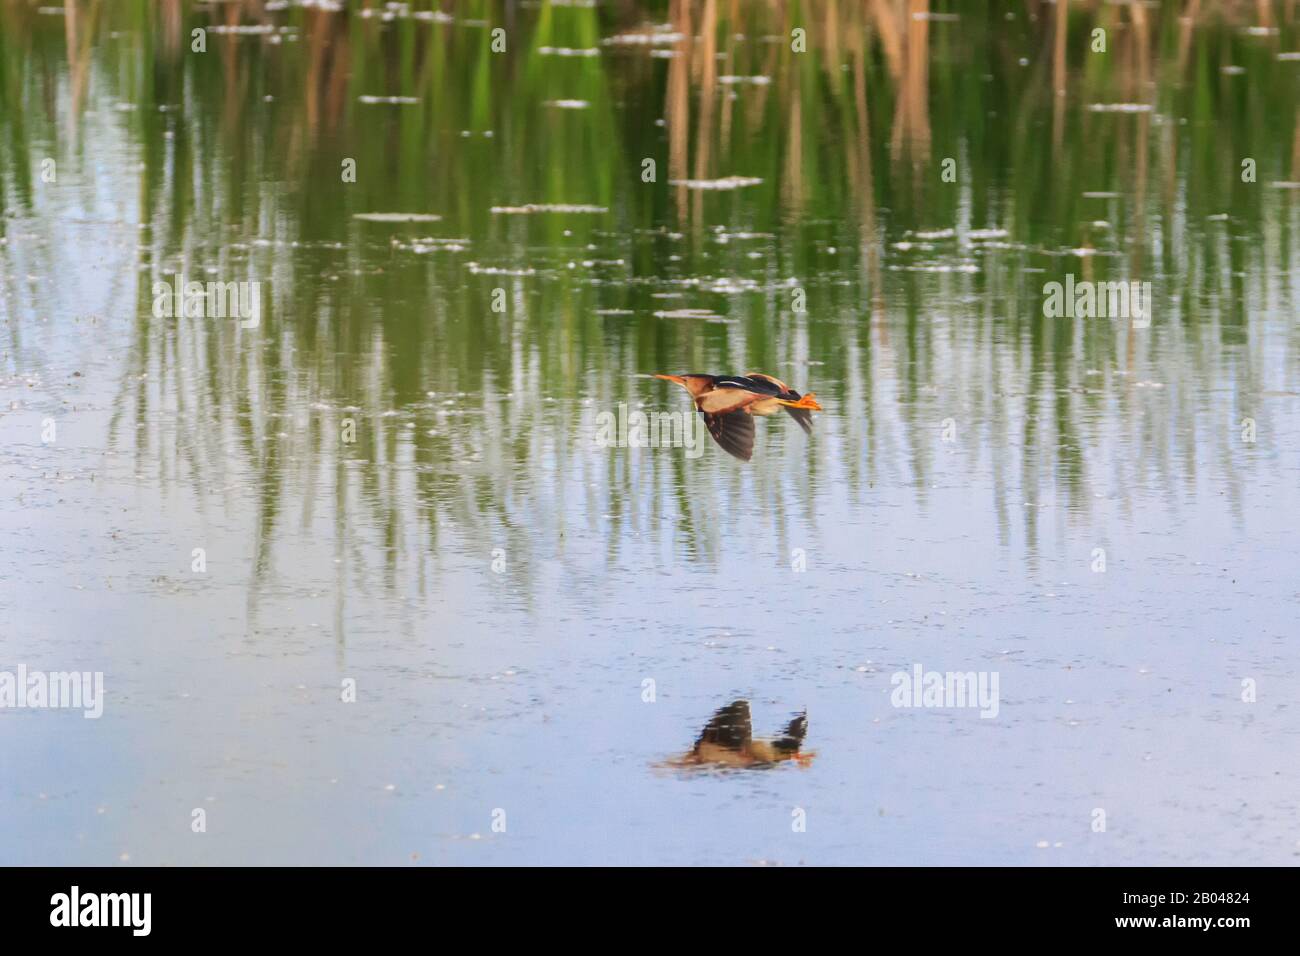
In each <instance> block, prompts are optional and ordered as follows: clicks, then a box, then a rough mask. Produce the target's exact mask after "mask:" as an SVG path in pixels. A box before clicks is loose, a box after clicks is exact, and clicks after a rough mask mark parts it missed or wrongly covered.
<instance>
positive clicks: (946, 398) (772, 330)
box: [0, 0, 1300, 865]
mask: <svg viewBox="0 0 1300 956" xmlns="http://www.w3.org/2000/svg"><path fill="white" fill-rule="evenodd" d="M329 6H330V5H329V4H324V5H311V6H309V7H304V6H302V5H300V4H297V3H291V4H257V3H243V2H232V3H222V4H219V5H190V4H183V3H178V2H161V3H158V4H153V3H145V2H122V3H115V4H93V3H82V2H75V0H70V2H69V3H67V4H66V5H65V6H63V7H56V8H53V9H50V8H45V7H40V8H38V7H36V6H33V5H29V4H27V3H23V2H14V0H5V2H2V3H0V212H2V217H0V330H2V331H3V336H4V342H3V345H2V346H0V481H2V482H3V485H2V487H3V488H4V494H3V496H2V497H0V535H2V537H0V541H2V542H3V546H2V547H0V580H3V582H4V586H3V588H0V620H3V622H4V623H3V627H0V670H3V669H7V670H12V669H14V668H15V667H16V666H17V665H18V664H26V665H27V666H28V667H30V668H43V669H45V670H51V671H54V670H100V671H103V672H104V675H105V689H106V702H105V711H104V716H103V717H102V718H101V719H99V720H83V719H82V718H81V716H80V715H79V714H76V713H68V712H60V711H33V710H27V711H4V712H0V847H2V848H3V849H2V850H0V862H4V863H20V864H32V863H59V864H72V863H78V864H103V865H117V864H122V863H133V864H134V863H139V864H233V863H258V864H262V863H311V864H339V863H366V864H406V863H412V862H414V863H419V864H428V863H433V864H444V863H454V864H502V863H525V864H534V863H754V862H767V863H782V864H797V863H814V864H826V863H831V864H843V863H867V864H939V863H962V864H965V863H995V864H1079V863H1084V864H1135V863H1171V864H1193V863H1197V864H1200V863H1220V864H1241V863H1271V864H1278V863H1291V862H1294V860H1295V856H1296V853H1297V852H1300V833H1298V832H1297V828H1296V820H1297V809H1298V808H1300V797H1298V796H1297V792H1298V791H1297V785H1298V784H1300V779H1298V772H1297V769H1296V760H1295V756H1296V753H1297V744H1298V737H1297V724H1296V720H1295V717H1294V713H1293V711H1294V701H1295V700H1296V699H1297V696H1298V695H1300V679H1297V669H1296V651H1295V648H1294V646H1293V644H1294V641H1293V637H1294V631H1295V620H1296V617H1297V606H1298V603H1300V602H1298V599H1300V586H1298V585H1297V570H1298V569H1300V536H1298V535H1297V532H1298V531H1300V450H1298V449H1300V419H1298V417H1297V413H1300V326H1298V325H1297V322H1296V314H1297V309H1296V301H1295V295H1296V287H1295V283H1296V279H1297V276H1298V275H1300V254H1298V253H1297V248H1298V247H1297V241H1298V240H1300V231H1298V227H1300V219H1298V216H1297V203H1296V197H1297V191H1296V188H1295V184H1296V183H1297V181H1300V147H1298V146H1297V144H1300V127H1297V120H1296V118H1297V105H1298V104H1297V72H1296V71H1297V70H1300V62H1297V61H1298V60H1300V55H1298V53H1297V51H1300V29H1298V27H1297V24H1296V23H1295V22H1294V21H1292V20H1290V19H1286V18H1280V19H1279V18H1278V15H1277V14H1275V13H1274V14H1271V15H1270V18H1269V19H1268V20H1263V21H1261V20H1257V19H1251V18H1252V17H1256V16H1258V15H1259V11H1257V10H1255V9H1254V8H1251V9H1250V10H1247V9H1245V8H1242V9H1241V10H1239V11H1237V12H1236V13H1232V14H1229V13H1220V12H1217V11H1215V12H1205V13H1200V14H1198V15H1197V16H1196V17H1193V18H1191V19H1182V18H1180V17H1181V13H1182V10H1181V7H1175V6H1169V7H1156V6H1150V5H1144V6H1132V7H1126V6H1119V5H1111V4H1106V5H1099V6H1097V7H1096V8H1093V7H1089V8H1087V9H1083V8H1082V7H1080V5H1077V4H1076V5H1071V6H1070V8H1069V14H1068V22H1067V21H1065V20H1062V19H1061V16H1062V14H1061V12H1060V10H1058V7H1059V8H1061V9H1065V8H1066V5H1065V4H1055V5H1054V4H1042V5H1040V4H1028V5H1026V4H1020V3H1015V4H1010V3H1008V4H992V5H990V6H988V7H985V5H951V6H949V5H939V6H937V7H935V8H933V9H932V8H931V7H930V6H929V5H927V4H924V3H915V2H914V3H912V4H911V5H910V6H909V7H907V8H904V7H903V6H902V5H900V4H892V3H879V4H871V5H851V4H841V5H838V6H837V5H830V6H828V7H825V8H823V7H822V6H821V5H820V4H819V5H815V6H813V5H805V6H800V5H785V4H782V5H775V4H774V5H768V4H757V3H755V4H749V3H744V4H731V3H722V2H711V0H710V2H704V3H684V2H679V0H674V2H672V3H670V4H662V3H648V4H606V3H598V4H594V5H582V4H564V5H561V4H554V3H541V4H532V5H522V6H520V7H519V8H517V9H515V10H513V12H510V11H507V10H505V9H504V8H502V7H498V6H497V5H493V4H488V3H479V2H470V3H464V4H456V5H447V6H445V8H439V9H438V10H437V11H436V12H435V11H433V10H431V9H429V8H427V7H425V6H424V5H418V4H411V5H410V7H407V6H404V5H389V6H387V7H384V8H380V7H374V8H372V9H371V10H369V11H366V10H362V9H359V8H358V9H352V8H350V7H349V8H348V9H340V10H331V9H328V7H329ZM860 6H861V8H860ZM1262 9H1263V10H1264V12H1266V13H1267V12H1268V11H1269V8H1262ZM213 26H216V27H219V28H221V29H220V30H218V31H213V32H210V33H208V34H207V36H206V49H205V51H204V52H202V53H198V52H194V51H193V50H192V48H191V44H192V33H191V31H192V30H194V29H196V28H208V27H213ZM241 27H242V28H245V29H239V28H241ZM496 27H500V28H502V29H504V30H505V31H506V33H505V36H506V50H505V51H504V52H499V53H497V52H493V51H492V38H491V36H492V35H491V30H492V29H494V28H496ZM1096 28H1102V29H1105V30H1106V31H1107V33H1106V36H1107V52H1105V53H1094V52H1092V50H1091V43H1092V39H1091V38H1092V36H1093V33H1092V31H1093V30H1094V29H1096ZM795 29H803V30H804V31H805V36H806V51H805V52H795V50H793V49H792V42H793V41H792V39H791V37H792V31H793V30H795ZM1058 91H1059V92H1058ZM1117 105H1118V107H1119V108H1115V107H1116V106H1117ZM1099 107H1100V108H1099ZM1247 158H1249V159H1252V160H1253V161H1254V177H1253V181H1249V182H1247V181H1243V160H1244V159H1247ZM46 160H53V161H54V165H53V170H54V172H55V178H54V179H53V180H48V179H47V175H46V171H47V169H48V168H49V167H47V166H46V165H45V161H46ZM645 160H653V161H654V177H653V181H646V178H645V176H644V174H645V171H646V169H647V167H646V165H645ZM946 160H951V161H952V162H951V164H946V163H945V161H946ZM350 163H351V164H352V165H349V164H350ZM349 169H354V170H355V181H348V179H349V176H348V171H349ZM945 170H951V171H952V173H953V175H952V176H950V177H946V176H945ZM732 177H736V178H735V179H732ZM949 180H951V181H949ZM719 181H722V182H721V183H719ZM683 183H686V184H687V185H681V184H683ZM701 183H703V184H707V185H711V186H714V187H716V186H718V185H722V186H726V187H731V188H698V187H699V185H700V184H701ZM176 274H184V275H185V276H186V277H187V278H190V279H193V280H197V281H202V282H207V281H220V282H240V281H258V282H260V283H261V284H262V300H261V302H262V312H261V321H260V322H259V324H258V325H257V327H255V328H244V327H241V324H240V323H239V322H238V321H236V320H232V319H213V318H206V319H197V318H186V317H181V318H176V317H159V316H157V315H156V314H155V311H154V298H155V296H154V294H153V286H154V283H156V282H171V281H172V277H173V276H174V275H176ZM1067 274H1071V275H1073V276H1074V277H1075V278H1076V279H1078V280H1082V281H1130V280H1132V281H1143V282H1149V283H1151V288H1152V298H1153V302H1152V312H1153V321H1152V322H1151V324H1150V325H1149V327H1146V328H1136V327H1134V326H1133V324H1132V323H1130V322H1126V321H1122V320H1118V321H1116V320H1109V319H1080V318H1046V317H1045V316H1044V314H1043V300H1044V286H1045V284H1046V283H1048V282H1053V281H1059V282H1064V281H1065V277H1066V275H1067ZM498 290H499V291H498ZM494 305H497V306H498V309H499V310H494V308H493V306H494ZM751 369H758V370H763V371H766V372H769V373H772V374H775V375H777V376H778V377H780V378H783V379H785V380H787V381H789V382H790V383H791V384H792V385H794V386H795V387H796V388H799V389H800V390H811V391H815V392H816V393H817V396H818V398H819V400H820V402H821V403H822V404H823V406H824V408H825V411H824V412H822V413H820V414H818V415H817V416H816V425H815V430H814V434H813V435H812V437H811V438H810V439H809V438H806V437H805V436H804V435H803V433H802V432H801V431H800V430H799V429H798V428H796V427H794V424H793V423H792V422H790V421H788V420H784V419H782V418H773V419H767V420H763V421H760V422H759V423H758V444H757V450H756V453H755V456H754V460H753V461H752V462H751V463H750V464H748V465H745V464H741V463H739V462H737V461H735V460H734V459H732V458H730V457H728V456H727V455H725V454H723V453H722V452H721V451H720V449H718V448H717V447H716V446H714V445H712V444H711V443H710V444H709V445H708V447H706V448H705V449H704V454H703V455H702V456H700V457H698V458H691V457H689V456H687V455H686V454H685V452H684V451H683V450H682V449H672V448H660V449H651V448H647V449H633V448H605V447H599V446H598V445H596V444H595V442H594V441H593V427H594V421H595V418H596V416H597V415H599V413H601V412H606V411H613V410H616V409H617V408H618V406H619V404H620V403H626V404H627V405H628V407H630V408H641V409H643V410H647V411H661V410H663V411H672V410H679V411H680V410H683V409H686V408H689V405H688V403H687V399H686V396H685V393H683V392H682V391H680V390H679V389H676V388H674V387H673V386H671V385H669V384H668V383H665V382H662V381H657V380H655V379H653V378H651V377H649V376H650V375H651V374H652V373H655V372H685V371H706V372H719V373H722V372H727V373H739V372H745V371H748V370H751ZM50 420H52V421H53V422H54V423H55V426H56V437H55V438H54V440H52V441H47V440H45V439H46V433H45V427H46V423H47V421H50ZM1247 421H1249V423H1251V425H1252V427H1253V429H1254V435H1253V437H1254V439H1255V440H1254V441H1248V440H1246V438H1245V436H1246V434H1247V431H1246V424H1245V423H1246V422H1247ZM199 548H201V549H203V554H204V559H205V562H206V570H205V571H204V572H203V573H196V572H195V571H194V570H193V568H194V560H195V558H194V549H199ZM1097 549H1102V550H1104V560H1105V570H1104V571H1099V570H1096V568H1097V567H1098V561H1097ZM799 566H803V567H804V568H805V570H802V571H800V570H796V568H797V567H799ZM916 663H920V664H922V665H923V666H924V667H925V668H927V669H931V670H938V671H977V672H989V673H996V674H997V675H998V676H999V686H1000V696H1001V700H1000V708H999V711H998V714H997V716H996V717H994V718H992V719H987V718H981V717H980V715H979V712H978V711H977V710H974V709H969V708H967V709H907V708H896V707H894V706H892V705H891V699H890V695H891V690H892V686H891V676H892V675H893V674H894V673H895V672H897V671H910V669H911V668H912V667H913V666H914V665H915V664H916ZM346 680H353V681H355V682H356V683H355V686H356V695H357V699H356V701H355V702H353V703H345V702H343V701H342V700H341V699H340V697H341V686H342V684H343V682H344V681H346ZM647 681H652V682H653V685H652V686H653V702H649V701H648V700H647V698H648V697H649V696H650V695H649V693H648V691H647V688H648V687H649V686H651V685H648V684H647ZM1243 681H1252V682H1253V687H1254V688H1255V694H1256V697H1255V699H1254V700H1253V701H1252V702H1247V701H1245V700H1243ZM736 699H745V700H748V701H749V702H750V705H751V708H752V711H753V721H754V733H755V735H756V736H758V735H760V734H761V735H765V736H771V735H774V734H776V733H777V732H778V731H779V730H780V728H782V727H783V726H785V724H786V723H787V722H788V721H789V719H790V716H791V714H792V713H794V712H797V711H800V710H803V709H805V708H806V709H807V712H808V735H807V740H806V742H805V745H806V748H807V749H808V750H810V751H815V752H816V756H815V759H813V760H811V761H807V762H796V761H789V762H783V763H780V764H779V765H774V766H770V767H762V768H742V769H734V768H729V769H727V770H725V771H720V772H710V771H709V770H708V769H707V768H705V769H703V770H695V771H693V772H690V773H678V772H664V770H663V768H662V766H661V764H662V763H663V762H664V761H665V760H667V759H671V758H673V757H676V756H678V755H680V754H682V753H683V752H684V751H687V750H689V749H690V747H691V745H692V743H693V742H694V740H695V739H696V737H697V736H698V735H699V734H700V731H701V728H703V727H704V726H705V724H706V722H707V721H708V720H709V717H710V715H711V714H713V713H714V712H715V711H716V710H718V709H719V708H720V707H723V706H724V705H726V704H728V702H730V701H733V700H736ZM196 808H202V809H205V810H206V813H207V832H206V833H194V832H192V829H191V821H192V818H193V811H194V810H195V809H196ZM1098 809H1101V810H1104V812H1105V820H1106V828H1105V832H1096V831H1095V829H1094V825H1095V821H1096V819H1097V815H1096V813H1095V811H1096V810H1098ZM499 811H504V814H502V813H500V812H499ZM800 812H801V813H802V820H803V821H804V822H805V823H806V826H805V827H804V828H803V829H802V830H799V829H798V828H796V827H795V826H794V825H793V824H794V823H795V822H796V820H798V819H800ZM501 820H504V821H506V825H505V829H504V832H500V825H499V821H501ZM494 821H496V822H498V827H497V829H495V830H494V828H493V824H494Z"/></svg>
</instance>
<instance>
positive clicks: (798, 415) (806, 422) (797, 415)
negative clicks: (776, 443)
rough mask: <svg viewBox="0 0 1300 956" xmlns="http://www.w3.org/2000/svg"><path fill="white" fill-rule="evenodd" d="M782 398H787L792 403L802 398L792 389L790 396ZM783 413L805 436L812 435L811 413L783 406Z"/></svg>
mask: <svg viewBox="0 0 1300 956" xmlns="http://www.w3.org/2000/svg"><path fill="white" fill-rule="evenodd" d="M782 398H788V399H790V400H791V401H793V402H797V401H799V399H801V398H803V396H802V395H800V394H799V393H798V392H796V391H795V390H794V389H793V388H792V389H790V394H789V395H783V396H782ZM785 411H786V414H787V415H789V416H790V417H791V418H793V419H794V420H795V421H797V422H798V423H799V427H800V428H802V429H803V430H804V431H805V432H806V433H807V434H809V435H811V434H812V412H810V411H808V409H806V408H791V407H790V406H789V405H787V406H785Z"/></svg>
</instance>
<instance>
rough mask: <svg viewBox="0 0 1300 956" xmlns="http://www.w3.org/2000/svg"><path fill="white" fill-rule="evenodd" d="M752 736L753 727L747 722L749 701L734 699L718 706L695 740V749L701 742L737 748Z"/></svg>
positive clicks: (742, 745) (729, 748) (746, 742)
mask: <svg viewBox="0 0 1300 956" xmlns="http://www.w3.org/2000/svg"><path fill="white" fill-rule="evenodd" d="M753 737H754V732H753V728H752V726H751V725H750V722H749V701H747V700H736V701H732V702H731V703H730V704H728V705H727V706H726V707H721V708H719V709H718V712H717V713H715V714H714V715H713V716H712V717H711V718H710V719H709V722H708V723H707V724H705V725H704V731H703V732H702V733H701V734H700V739H699V740H697V741H695V749H696V750H699V749H700V745H701V744H712V745H714V746H715V747H725V748H726V749H728V750H739V749H740V748H741V747H744V746H745V745H746V744H748V743H749V742H750V741H751V740H752V739H753Z"/></svg>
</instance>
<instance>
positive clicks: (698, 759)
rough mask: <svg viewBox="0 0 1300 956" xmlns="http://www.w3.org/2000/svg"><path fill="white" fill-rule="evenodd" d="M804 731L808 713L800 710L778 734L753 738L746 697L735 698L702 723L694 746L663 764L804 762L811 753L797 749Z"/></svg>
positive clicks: (768, 764)
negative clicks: (772, 737)
mask: <svg viewBox="0 0 1300 956" xmlns="http://www.w3.org/2000/svg"><path fill="white" fill-rule="evenodd" d="M807 733H808V713H807V711H804V712H802V713H799V714H796V715H795V717H794V719H793V720H791V721H790V723H789V724H787V725H786V728H785V732H784V733H782V735H781V736H780V737H776V738H774V739H771V740H765V739H759V740H755V739H754V736H753V727H752V725H751V723H750V719H749V701H747V700H737V701H733V702H732V703H730V704H728V705H727V706H726V707H723V708H720V709H719V710H718V712H717V713H715V714H714V715H713V717H712V718H710V720H709V722H708V723H707V724H705V725H704V730H703V732H701V734H700V739H699V740H697V741H695V746H694V748H692V749H691V751H690V752H689V753H686V754H683V755H682V756H681V757H678V758H677V759H676V760H670V761H668V763H667V766H670V767H700V766H714V767H770V766H773V765H774V764H777V763H780V762H782V761H784V760H793V761H795V762H796V763H798V764H800V765H801V766H806V765H807V764H808V763H810V762H811V761H812V758H813V755H812V754H810V753H801V752H800V750H799V748H800V746H802V745H803V738H804V735H805V734H807Z"/></svg>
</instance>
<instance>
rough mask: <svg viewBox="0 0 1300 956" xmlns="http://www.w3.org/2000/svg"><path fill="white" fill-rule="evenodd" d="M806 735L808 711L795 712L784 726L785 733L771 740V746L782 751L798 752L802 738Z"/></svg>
mask: <svg viewBox="0 0 1300 956" xmlns="http://www.w3.org/2000/svg"><path fill="white" fill-rule="evenodd" d="M807 735H808V712H807V711H804V712H803V713H800V714H796V715H795V717H794V719H793V720H792V721H790V723H789V724H788V725H787V726H786V728H785V733H784V734H783V735H782V736H780V737H778V738H777V739H776V740H774V741H772V746H773V747H774V748H775V749H777V750H780V751H782V752H783V753H798V752H799V747H800V746H801V745H802V744H803V739H804V737H806V736H807Z"/></svg>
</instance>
